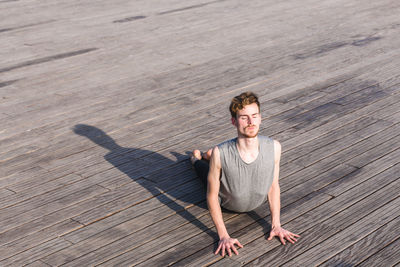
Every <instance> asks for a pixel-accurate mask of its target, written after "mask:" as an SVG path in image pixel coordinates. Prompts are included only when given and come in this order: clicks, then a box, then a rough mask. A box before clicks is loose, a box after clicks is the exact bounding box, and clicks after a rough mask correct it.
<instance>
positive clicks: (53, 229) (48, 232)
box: [0, 219, 82, 260]
mask: <svg viewBox="0 0 400 267" xmlns="http://www.w3.org/2000/svg"><path fill="white" fill-rule="evenodd" d="M81 226H82V225H81V224H79V223H77V222H75V221H73V220H70V219H69V220H66V221H63V222H61V223H57V224H55V225H52V226H50V227H47V228H45V229H43V230H41V231H38V232H36V233H34V234H31V235H27V236H22V238H20V239H17V240H14V241H12V242H8V243H5V242H4V243H3V242H2V245H1V246H0V255H1V256H0V260H3V259H7V258H10V257H12V256H14V255H17V254H19V253H21V252H24V251H26V250H28V249H31V248H33V247H36V246H38V245H40V244H42V243H45V242H47V241H50V240H52V239H54V238H57V237H59V236H61V235H63V234H65V233H68V232H70V231H73V230H75V229H77V228H80V227H81Z"/></svg>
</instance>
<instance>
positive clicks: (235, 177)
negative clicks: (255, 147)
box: [218, 136, 275, 212]
mask: <svg viewBox="0 0 400 267" xmlns="http://www.w3.org/2000/svg"><path fill="white" fill-rule="evenodd" d="M236 142H237V138H234V139H231V140H228V141H225V142H223V143H221V144H219V145H218V149H219V152H220V159H221V180H220V191H219V200H220V204H221V206H222V207H224V208H226V209H228V210H231V211H235V212H247V211H250V210H253V209H255V208H257V207H259V206H260V205H261V204H263V203H264V202H265V201H266V200H267V197H268V191H269V188H270V187H271V184H272V180H273V178H274V166H275V164H274V141H273V140H272V139H271V138H269V137H266V136H258V142H259V153H258V156H257V158H256V159H255V160H254V161H253V162H251V163H246V162H244V161H243V160H242V158H241V157H240V154H239V150H238V148H237V145H236Z"/></svg>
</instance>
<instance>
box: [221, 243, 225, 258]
mask: <svg viewBox="0 0 400 267" xmlns="http://www.w3.org/2000/svg"><path fill="white" fill-rule="evenodd" d="M225 249H226V247H225V245H222V251H221V256H222V257H225Z"/></svg>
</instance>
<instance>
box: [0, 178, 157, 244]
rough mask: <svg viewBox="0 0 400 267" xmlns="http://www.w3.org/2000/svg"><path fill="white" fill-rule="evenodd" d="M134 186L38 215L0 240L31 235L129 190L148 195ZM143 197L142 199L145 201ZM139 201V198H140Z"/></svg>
mask: <svg viewBox="0 0 400 267" xmlns="http://www.w3.org/2000/svg"><path fill="white" fill-rule="evenodd" d="M134 188H135V187H132V185H129V186H126V187H124V188H123V189H124V190H125V191H124V190H122V189H121V190H114V191H111V192H107V193H104V194H101V195H98V196H96V197H94V198H88V199H86V200H85V201H81V202H79V205H71V206H67V207H64V208H62V209H60V210H57V211H55V212H53V213H49V214H47V215H44V216H42V217H38V218H37V219H34V220H31V221H29V223H25V224H22V225H20V226H17V227H15V228H12V229H10V230H7V231H6V232H3V233H1V234H0V240H1V242H3V243H7V242H11V241H13V240H16V239H19V238H21V237H22V236H25V235H29V234H32V233H35V232H37V231H40V230H42V229H44V228H46V227H49V226H51V225H54V224H57V223H59V222H62V221H64V220H67V219H69V218H71V217H73V216H77V215H79V214H81V213H83V212H85V211H88V210H90V209H91V208H93V207H96V206H99V205H102V204H104V203H107V202H109V201H111V200H113V199H114V198H118V197H119V196H120V195H121V194H126V193H127V191H129V193H131V194H132V195H136V198H137V199H139V198H140V197H139V196H141V197H143V198H145V197H146V191H136V192H134ZM147 194H148V195H150V196H151V195H152V194H151V193H150V192H147ZM143 198H141V201H143ZM138 201H139V200H138ZM139 202H140V201H139Z"/></svg>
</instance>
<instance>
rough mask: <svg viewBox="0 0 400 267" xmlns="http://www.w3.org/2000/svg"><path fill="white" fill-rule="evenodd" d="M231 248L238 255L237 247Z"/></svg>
mask: <svg viewBox="0 0 400 267" xmlns="http://www.w3.org/2000/svg"><path fill="white" fill-rule="evenodd" d="M232 250H233V252H234V253H235V254H236V255H239V252H238V251H237V249H236V248H235V246H232Z"/></svg>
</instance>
